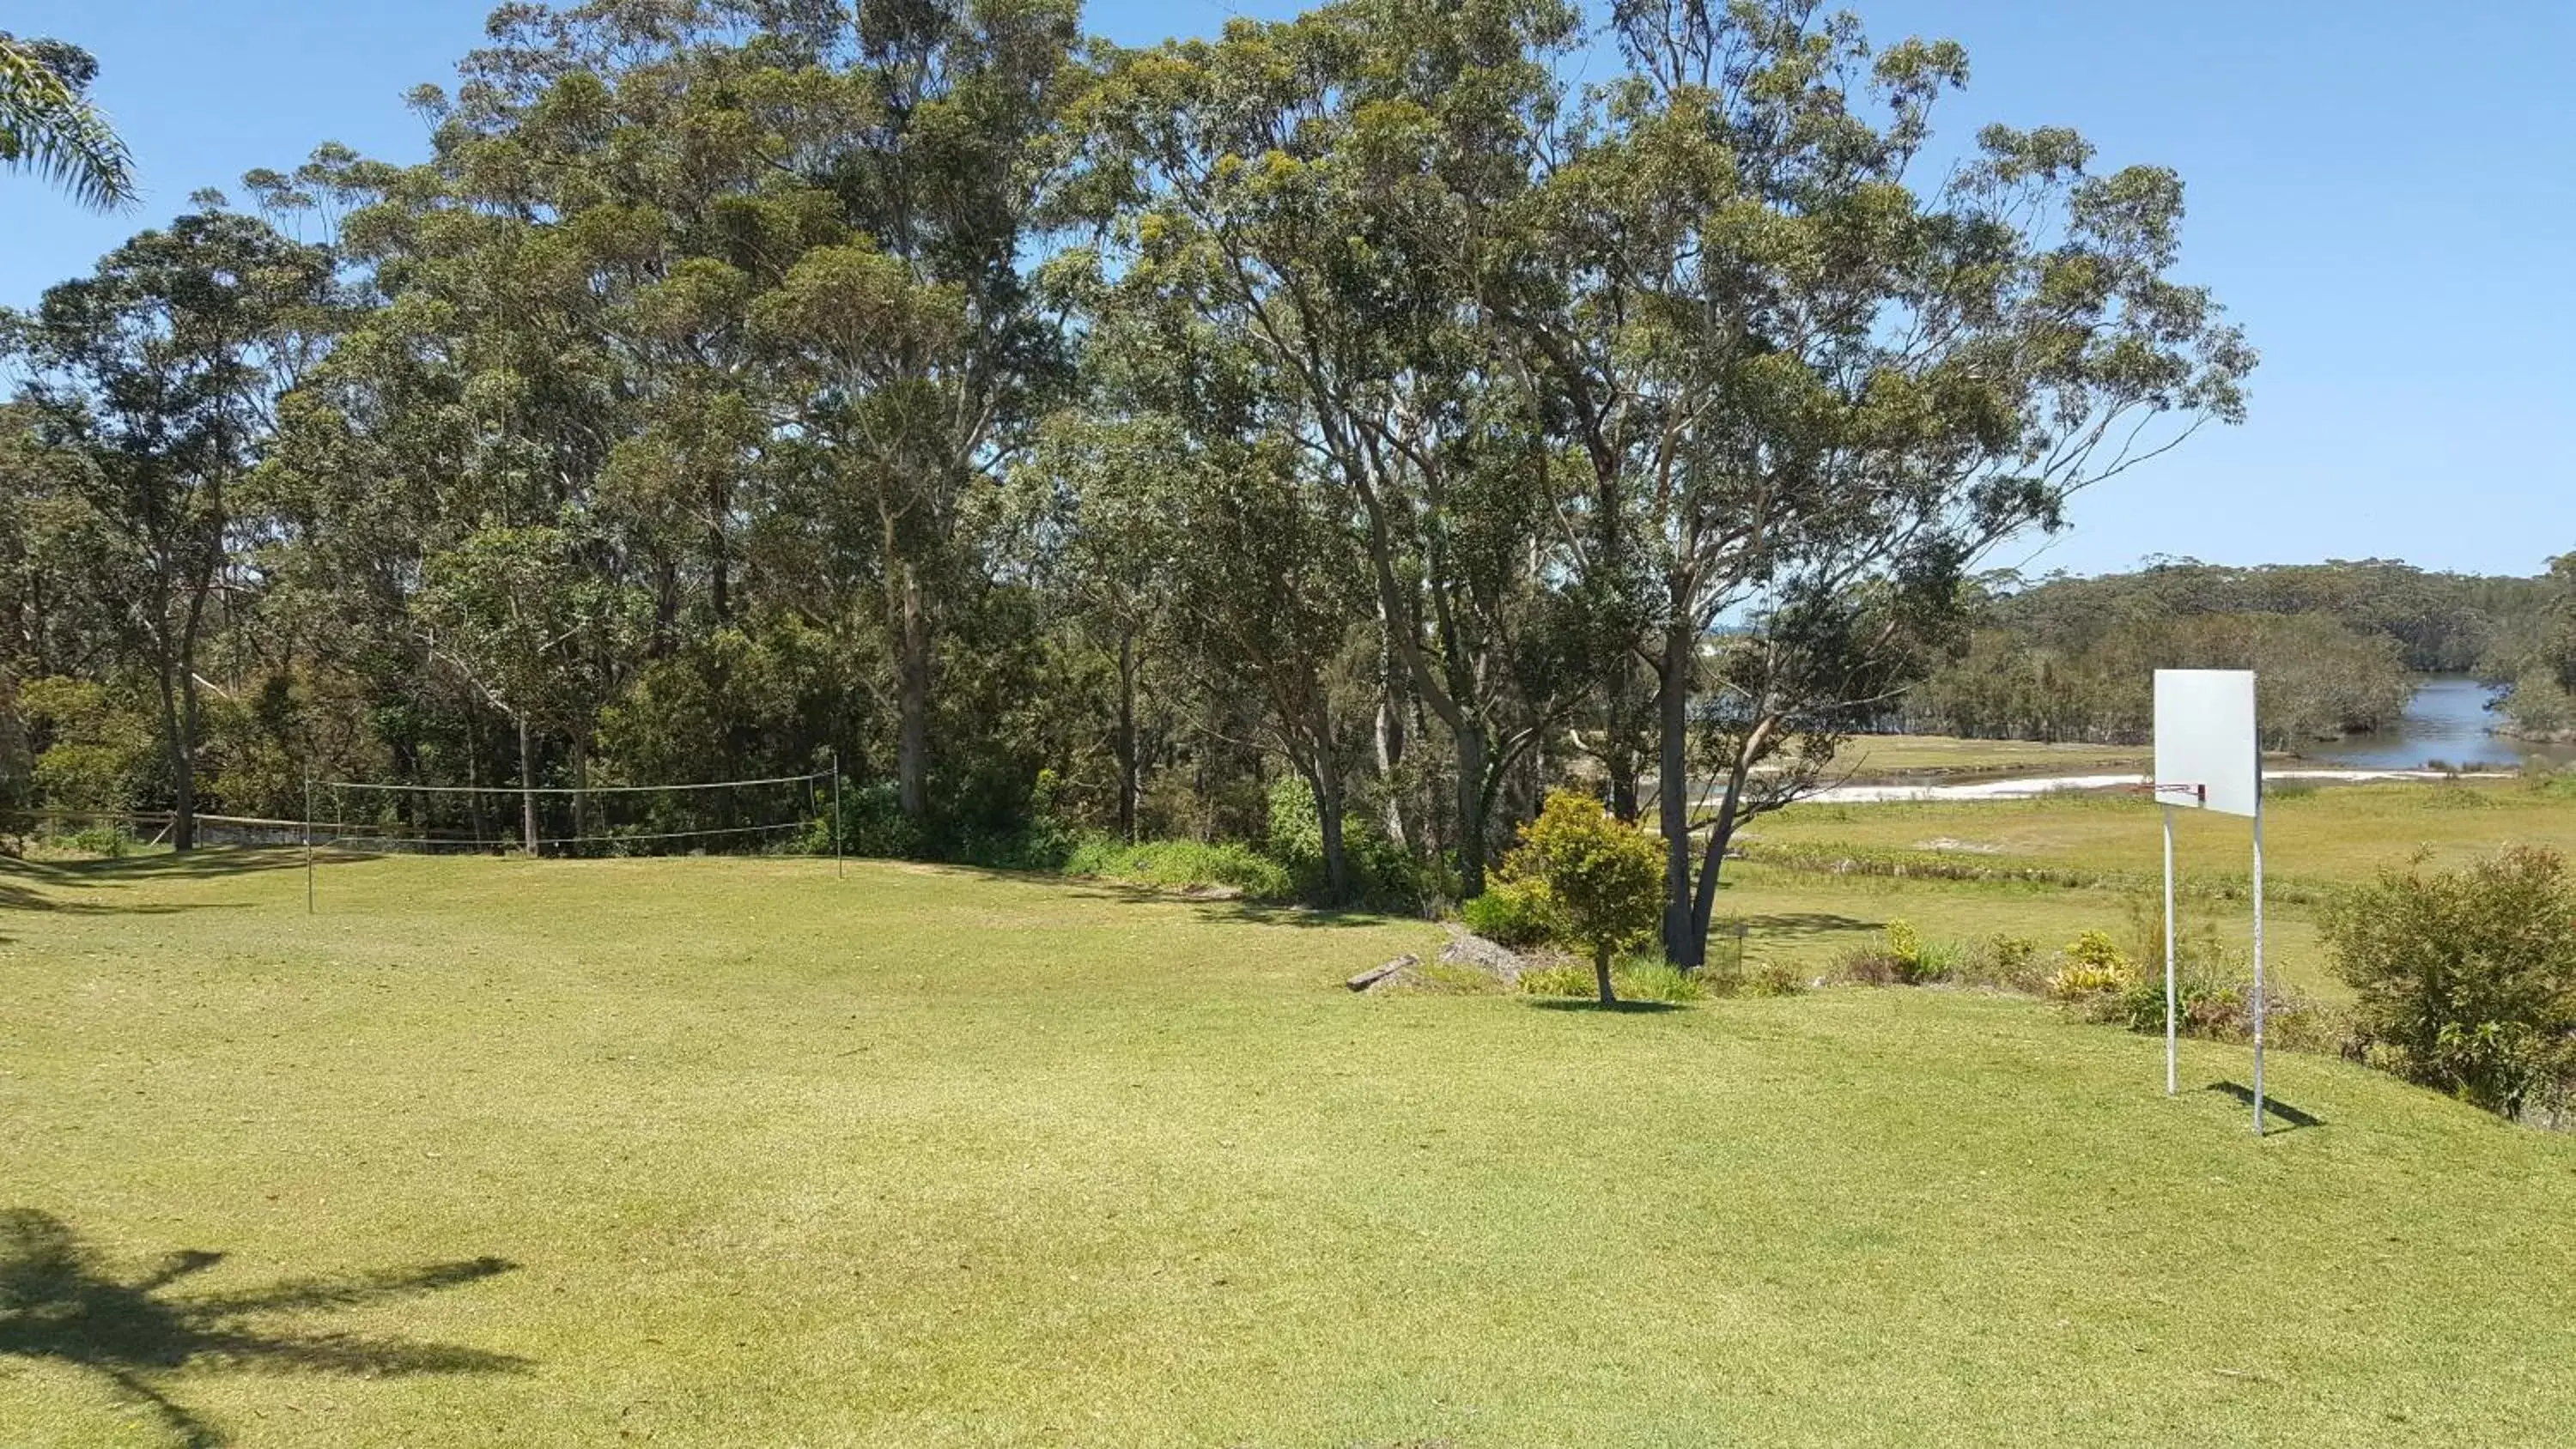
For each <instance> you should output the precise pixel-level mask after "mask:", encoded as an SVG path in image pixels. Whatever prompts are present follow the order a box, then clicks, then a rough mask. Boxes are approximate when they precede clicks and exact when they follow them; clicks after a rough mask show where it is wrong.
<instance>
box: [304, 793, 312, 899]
mask: <svg viewBox="0 0 2576 1449" xmlns="http://www.w3.org/2000/svg"><path fill="white" fill-rule="evenodd" d="M304 914H306V915H308V916H309V915H311V914H313V776H312V775H311V774H310V773H307V774H306V775H305V777H304Z"/></svg>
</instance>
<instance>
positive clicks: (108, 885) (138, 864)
mask: <svg viewBox="0 0 2576 1449" xmlns="http://www.w3.org/2000/svg"><path fill="white" fill-rule="evenodd" d="M374 858H375V856H374V854H373V853H372V852H368V851H359V850H349V849H346V848H344V847H335V848H329V849H324V850H317V851H315V852H314V856H313V860H314V863H315V864H316V865H345V864H349V863H352V862H356V861H362V860H372V859H374ZM303 868H304V851H303V848H302V847H300V846H256V845H253V846H212V847H207V848H204V849H199V850H192V851H188V852H187V853H185V854H180V853H178V852H175V851H163V852H158V853H154V854H148V855H127V856H119V857H116V858H114V859H108V860H53V861H37V860H0V910H17V911H59V912H62V913H64V914H68V915H134V916H167V915H176V914H179V913H181V912H184V911H217V910H240V909H243V908H245V907H247V906H249V905H250V904H251V902H248V901H186V902H172V901H144V902H130V903H129V902H124V901H120V900H118V899H117V896H118V894H119V893H120V892H123V891H125V890H128V889H131V888H132V887H134V886H138V885H145V884H149V883H152V882H155V881H172V880H229V879H231V878H233V877H236V876H243V875H251V874H256V873H258V872H262V871H276V870H301V869H303Z"/></svg>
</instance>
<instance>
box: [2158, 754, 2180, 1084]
mask: <svg viewBox="0 0 2576 1449" xmlns="http://www.w3.org/2000/svg"><path fill="white" fill-rule="evenodd" d="M2156 808H2157V811H2158V813H2160V814H2162V815H2163V816H2164V818H2165V1095H2166V1096H2168V1097H2170V1096H2173V1095H2174V1094H2175V1092H2176V1091H2177V1090H2178V1083H2177V1081H2176V1073H2177V1067H2176V1064H2175V1037H2176V1030H2175V1000H2174V997H2175V992H2174V849H2173V807H2172V806H2171V805H2167V804H2165V803H2164V802H2163V801H2161V800H2159V801H2157V802H2156Z"/></svg>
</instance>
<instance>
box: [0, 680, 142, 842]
mask: <svg viewBox="0 0 2576 1449" xmlns="http://www.w3.org/2000/svg"><path fill="white" fill-rule="evenodd" d="M18 707H19V710H20V711H21V713H22V714H23V716H24V718H25V720H26V727H27V733H28V736H29V738H30V740H31V741H32V742H34V743H35V745H36V747H37V749H36V755H35V762H34V767H33V769H32V770H31V772H30V775H29V783H31V784H32V785H33V786H34V790H35V803H36V804H38V805H40V806H43V807H46V808H50V809H55V810H69V811H106V812H124V811H130V810H132V809H134V808H135V806H136V804H137V803H138V801H139V799H140V797H141V796H142V794H143V791H144V788H145V787H146V785H147V784H149V783H150V782H151V781H152V780H153V779H154V778H155V775H156V773H157V772H158V771H159V770H160V768H161V765H162V759H161V751H160V749H159V748H158V744H159V741H158V740H157V739H155V737H154V734H155V731H154V723H155V722H154V720H153V718H152V715H151V713H150V712H149V711H148V710H147V709H146V708H145V707H144V705H143V703H142V702H141V701H139V700H137V699H135V698H133V697H132V696H131V695H130V694H129V693H128V692H126V691H124V690H121V689H112V688H109V687H108V686H106V685H102V684H98V683H95V682H92V681H89V680H83V679H69V678H61V677H55V678H47V679H31V680H29V681H27V682H26V683H25V684H23V685H21V686H19V689H18Z"/></svg>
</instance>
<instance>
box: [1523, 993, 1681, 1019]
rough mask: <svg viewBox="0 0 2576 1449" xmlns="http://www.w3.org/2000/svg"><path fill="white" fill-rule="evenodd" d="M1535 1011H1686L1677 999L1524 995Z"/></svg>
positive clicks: (1629, 1013) (1653, 1013)
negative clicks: (1622, 999)
mask: <svg viewBox="0 0 2576 1449" xmlns="http://www.w3.org/2000/svg"><path fill="white" fill-rule="evenodd" d="M1521 999H1522V1000H1524V1001H1526V1002H1528V1003H1529V1005H1530V1007H1531V1009H1532V1010H1535V1011H1600V1012H1610V1013H1615V1014H1617V1015H1620V1016H1660V1015H1662V1014H1663V1013H1665V1012H1667V1011H1687V1010H1689V1009H1690V1008H1688V1007H1686V1006H1684V1005H1682V1004H1681V1003H1680V1002H1678V1001H1595V1000H1593V999H1591V998H1590V997H1577V996H1525V997H1523V998H1521Z"/></svg>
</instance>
